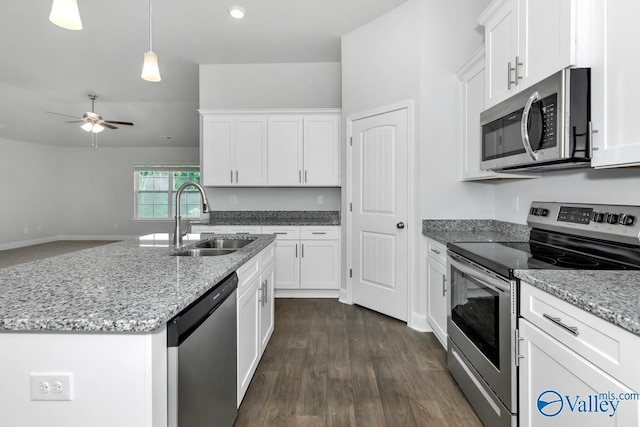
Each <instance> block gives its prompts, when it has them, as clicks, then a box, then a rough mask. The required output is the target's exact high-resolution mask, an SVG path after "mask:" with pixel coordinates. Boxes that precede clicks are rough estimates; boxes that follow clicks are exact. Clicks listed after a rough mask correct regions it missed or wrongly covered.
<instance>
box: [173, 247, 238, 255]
mask: <svg viewBox="0 0 640 427" xmlns="http://www.w3.org/2000/svg"><path fill="white" fill-rule="evenodd" d="M237 250H238V249H223V248H191V249H184V250H182V251H180V252H176V253H174V254H173V255H174V256H220V255H229V254H232V253H234V252H235V251H237Z"/></svg>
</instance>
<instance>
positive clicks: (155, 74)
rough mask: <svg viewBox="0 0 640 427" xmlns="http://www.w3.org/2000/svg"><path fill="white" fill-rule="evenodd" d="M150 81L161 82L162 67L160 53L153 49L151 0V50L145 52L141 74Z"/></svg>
mask: <svg viewBox="0 0 640 427" xmlns="http://www.w3.org/2000/svg"><path fill="white" fill-rule="evenodd" d="M140 77H142V78H143V79H144V80H146V81H148V82H159V81H160V80H162V78H161V77H160V67H159V66H158V55H156V54H155V52H154V51H153V26H152V20H151V0H149V51H148V52H145V53H144V63H143V64H142V74H141V75H140Z"/></svg>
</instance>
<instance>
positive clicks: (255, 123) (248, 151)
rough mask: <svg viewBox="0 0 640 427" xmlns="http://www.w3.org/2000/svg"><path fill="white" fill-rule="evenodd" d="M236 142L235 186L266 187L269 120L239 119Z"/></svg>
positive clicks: (250, 117) (263, 118)
mask: <svg viewBox="0 0 640 427" xmlns="http://www.w3.org/2000/svg"><path fill="white" fill-rule="evenodd" d="M235 142H236V144H235V147H236V150H235V156H234V157H235V158H234V161H235V171H234V175H235V176H234V179H235V180H234V182H235V184H237V185H266V183H267V118H266V117H263V116H248V117H238V118H237V119H236V140H235Z"/></svg>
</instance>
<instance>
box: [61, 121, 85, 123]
mask: <svg viewBox="0 0 640 427" xmlns="http://www.w3.org/2000/svg"><path fill="white" fill-rule="evenodd" d="M82 122H84V120H67V121H65V123H82Z"/></svg>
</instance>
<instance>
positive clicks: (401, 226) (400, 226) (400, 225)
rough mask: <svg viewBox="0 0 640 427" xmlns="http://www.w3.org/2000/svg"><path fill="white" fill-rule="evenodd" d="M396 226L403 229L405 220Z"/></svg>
mask: <svg viewBox="0 0 640 427" xmlns="http://www.w3.org/2000/svg"><path fill="white" fill-rule="evenodd" d="M396 227H397V228H399V229H400V230H402V229H403V228H404V222H399V223H397V224H396Z"/></svg>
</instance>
